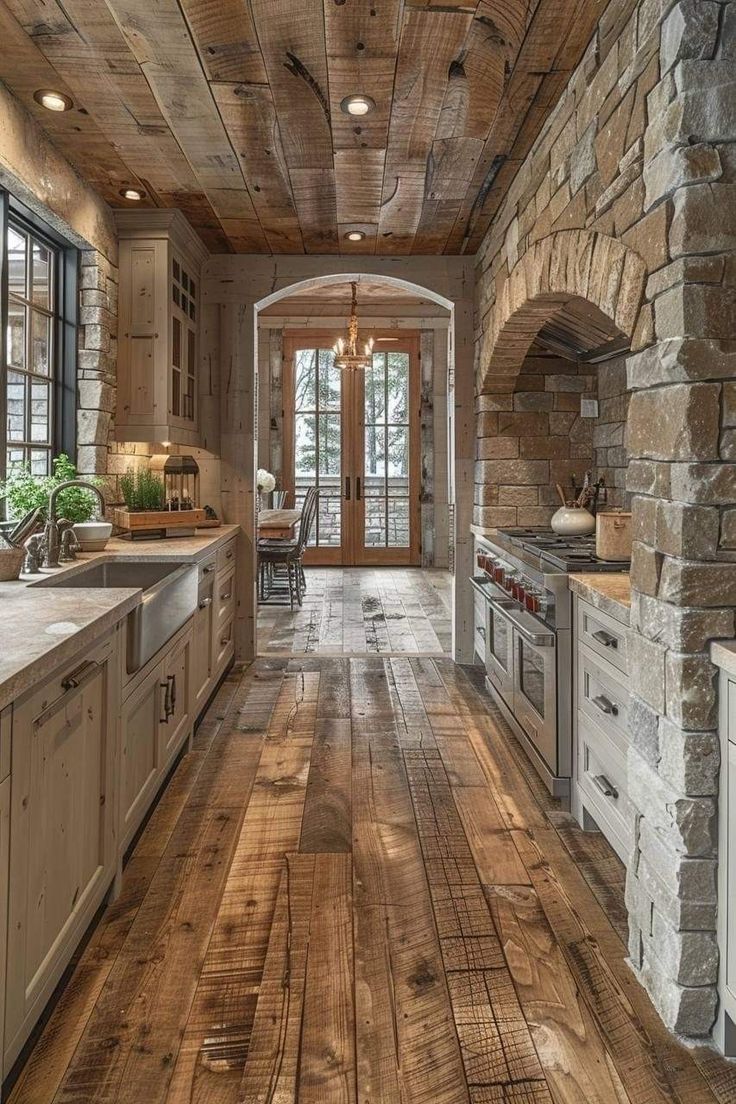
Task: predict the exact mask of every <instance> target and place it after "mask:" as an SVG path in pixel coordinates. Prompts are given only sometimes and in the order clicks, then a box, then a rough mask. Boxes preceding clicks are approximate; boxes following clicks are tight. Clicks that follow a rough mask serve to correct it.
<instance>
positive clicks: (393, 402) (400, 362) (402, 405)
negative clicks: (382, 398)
mask: <svg viewBox="0 0 736 1104" xmlns="http://www.w3.org/2000/svg"><path fill="white" fill-rule="evenodd" d="M387 384H388V420H389V422H393V423H396V422H407V421H408V420H409V354H408V353H389V354H388V372H387Z"/></svg>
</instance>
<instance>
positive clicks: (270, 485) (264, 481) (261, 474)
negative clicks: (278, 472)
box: [256, 468, 276, 494]
mask: <svg viewBox="0 0 736 1104" xmlns="http://www.w3.org/2000/svg"><path fill="white" fill-rule="evenodd" d="M275 486H276V478H275V476H273V475H271V472H270V471H266V469H265V468H259V469H258V471H257V472H256V487H257V488H258V493H259V494H270V493H271V491H272V490H273V489H274V488H275Z"/></svg>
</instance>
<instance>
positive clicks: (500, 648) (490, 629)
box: [486, 601, 514, 710]
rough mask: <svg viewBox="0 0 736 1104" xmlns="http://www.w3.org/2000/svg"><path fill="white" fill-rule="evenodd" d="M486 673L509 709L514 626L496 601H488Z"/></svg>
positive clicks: (512, 679) (512, 687) (512, 685)
mask: <svg viewBox="0 0 736 1104" xmlns="http://www.w3.org/2000/svg"><path fill="white" fill-rule="evenodd" d="M486 674H487V675H488V680H489V682H490V683H491V685H492V686H494V687H495V689H496V690H498V692H499V694H500V695H501V697H502V698H503V699H504V701H505V702H506V704H507V705H508V707H509V708H510V709H512V710H513V701H514V627H513V625H512V623H511V622H510V621H509V619H508V617H507V616H506V614H505V613H504V610H503V606H502V605H500V603H498V602H493V601H491V602H488V613H487V620H486Z"/></svg>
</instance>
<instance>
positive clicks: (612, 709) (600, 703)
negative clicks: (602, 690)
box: [593, 694, 618, 717]
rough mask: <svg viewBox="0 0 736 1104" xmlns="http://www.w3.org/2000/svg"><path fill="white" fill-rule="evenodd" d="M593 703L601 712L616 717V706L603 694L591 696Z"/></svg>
mask: <svg viewBox="0 0 736 1104" xmlns="http://www.w3.org/2000/svg"><path fill="white" fill-rule="evenodd" d="M593 705H595V706H596V707H597V708H598V709H600V711H601V713H607V714H608V716H610V717H618V706H617V705H614V704H613V702H612V701H611V699H610V698H606V697H605V696H604V695H603V694H599V695H598V697H597V698H593Z"/></svg>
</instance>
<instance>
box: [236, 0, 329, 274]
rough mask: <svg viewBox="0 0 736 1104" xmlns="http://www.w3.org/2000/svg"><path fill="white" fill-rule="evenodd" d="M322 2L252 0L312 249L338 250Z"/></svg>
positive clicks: (295, 191)
mask: <svg viewBox="0 0 736 1104" xmlns="http://www.w3.org/2000/svg"><path fill="white" fill-rule="evenodd" d="M322 4H323V0H302V2H301V3H300V5H299V11H298V14H297V12H296V11H295V8H294V4H293V3H291V2H290V0H250V7H251V13H252V16H253V24H254V26H255V30H256V34H257V36H258V42H259V45H260V49H261V54H262V56H263V61H264V64H265V68H266V73H267V75H268V82H269V85H270V87H271V94H272V96H273V103H274V106H275V108H276V115H277V118H278V126H279V132H280V135H281V144H282V148H283V155H284V160H285V163H286V166H287V169H288V173H289V181H290V183H291V188H292V192H293V196H294V204H295V206H296V211H297V214H298V216H299V224H300V227H301V234H302V238H303V241H304V247H305V249H306V251H307V252H309V253H336V252H337V251H338V249H339V244H338V237H337V202H336V196H335V166H334V161H333V155H332V129H331V123H332V112H331V108H330V97H329V87H328V79H327V55H326V45H325V20H324V11H323V6H322Z"/></svg>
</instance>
